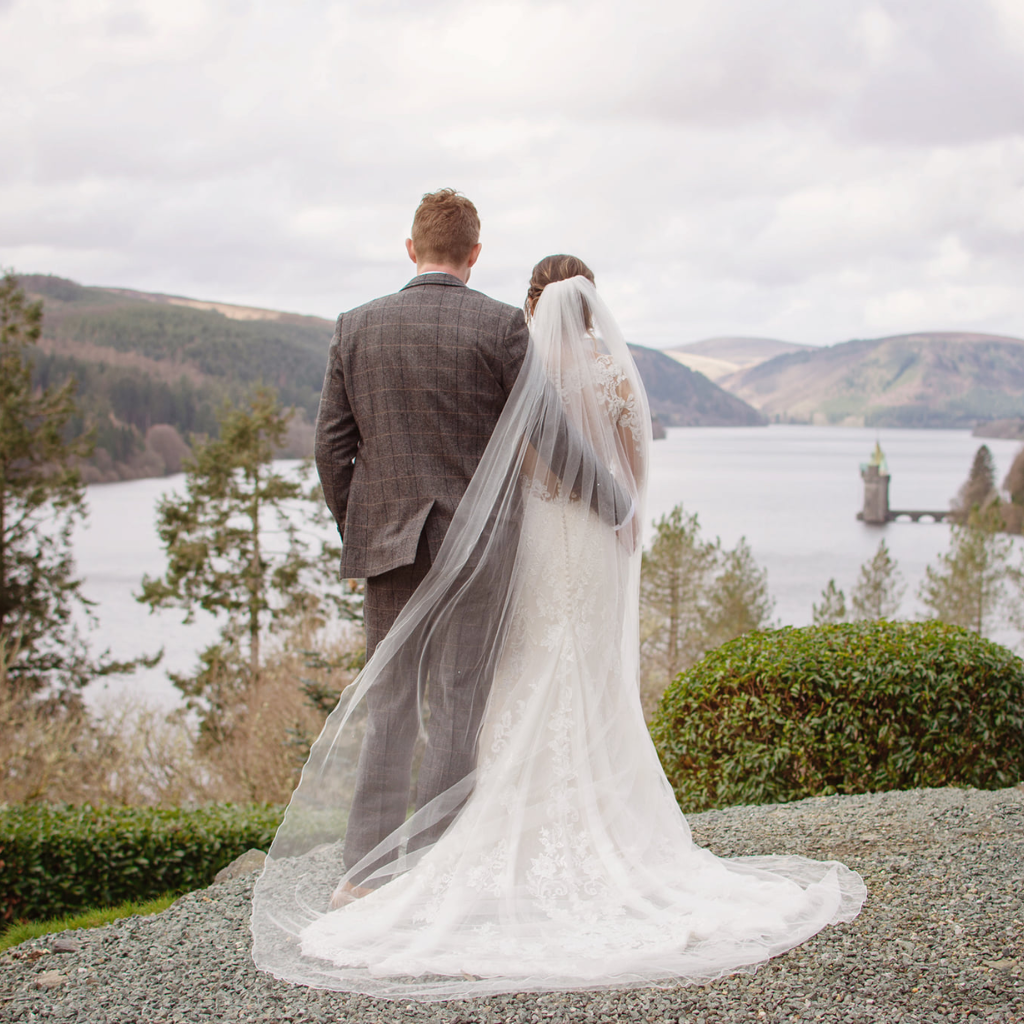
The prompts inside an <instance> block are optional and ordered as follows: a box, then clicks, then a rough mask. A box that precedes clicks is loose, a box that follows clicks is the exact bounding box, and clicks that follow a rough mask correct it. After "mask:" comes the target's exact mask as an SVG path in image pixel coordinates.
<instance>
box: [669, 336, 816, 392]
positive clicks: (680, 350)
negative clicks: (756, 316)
mask: <svg viewBox="0 0 1024 1024" xmlns="http://www.w3.org/2000/svg"><path fill="white" fill-rule="evenodd" d="M810 347H811V346H810V345H799V344H797V343H796V342H793V341H778V340H777V339H775V338H706V339H705V340H704V341H694V342H691V343H690V344H689V345H678V346H676V347H675V348H670V349H663V351H664V352H665V354H666V355H668V356H671V357H672V358H673V359H675V360H676V361H677V362H680V363H682V364H683V365H684V366H688V367H689V368H690V369H691V370H696V371H697V372H698V373H703V374H704V376H705V377H708V378H709V379H710V380H713V381H716V382H717V381H719V380H721V379H722V378H723V377H726V376H728V375H729V374H732V373H736V372H737V371H738V370H745V369H748V368H749V367H751V366H757V365H758V364H759V363H764V362H767V361H768V360H769V359H774V358H775V357H776V356H778V355H783V354H784V353H787V352H798V351H802V350H803V349H807V348H810Z"/></svg>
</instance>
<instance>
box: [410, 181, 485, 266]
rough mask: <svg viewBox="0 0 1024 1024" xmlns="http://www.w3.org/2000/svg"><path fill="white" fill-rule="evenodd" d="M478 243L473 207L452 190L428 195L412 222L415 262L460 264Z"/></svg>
mask: <svg viewBox="0 0 1024 1024" xmlns="http://www.w3.org/2000/svg"><path fill="white" fill-rule="evenodd" d="M478 241H480V217H479V215H478V214H477V212H476V207H475V206H474V205H473V204H472V203H471V202H470V201H469V200H468V199H467V198H466V197H465V196H464V195H460V194H459V193H458V192H456V191H455V189H453V188H442V189H438V191H436V192H428V193H427V194H426V195H425V196H424V197H423V199H422V200H421V201H420V205H419V206H418V207H417V208H416V216H415V217H413V219H412V244H413V246H414V247H415V249H416V260H417V262H418V263H461V262H462V261H463V260H466V259H468V258H469V254H470V253H471V252H472V250H473V246H474V245H476V243H477V242H478Z"/></svg>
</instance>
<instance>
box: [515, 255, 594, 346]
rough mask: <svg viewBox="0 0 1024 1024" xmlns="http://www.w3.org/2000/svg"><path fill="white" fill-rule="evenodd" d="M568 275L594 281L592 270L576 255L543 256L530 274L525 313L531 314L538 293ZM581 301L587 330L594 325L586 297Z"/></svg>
mask: <svg viewBox="0 0 1024 1024" xmlns="http://www.w3.org/2000/svg"><path fill="white" fill-rule="evenodd" d="M570 277H585V278H586V279H587V280H588V281H589V282H590V283H591V284H593V283H594V272H593V271H592V270H591V269H590V267H588V266H587V265H586V263H584V262H583V260H581V259H580V258H579V257H578V256H567V255H565V254H564V253H560V254H559V255H557V256H545V257H544V259H542V260H541V261H540V263H538V264H537V266H535V267H534V268H533V274H531V275H530V287H529V290H528V291H527V292H526V315H527V316H533V311H534V310H535V309H536V308H537V300H538V299H539V298H540V293H541V292H542V291H544V289H545V288H546V287H547V286H548V285H549V284H552V283H553V282H554V281H567V280H568V279H569V278H570ZM581 301H582V303H583V322H584V323H585V324H586V325H587V330H588V331H589V330H590V328H591V327H593V326H594V324H593V320H592V319H591V316H590V306H589V304H588V303H587V300H586V299H581Z"/></svg>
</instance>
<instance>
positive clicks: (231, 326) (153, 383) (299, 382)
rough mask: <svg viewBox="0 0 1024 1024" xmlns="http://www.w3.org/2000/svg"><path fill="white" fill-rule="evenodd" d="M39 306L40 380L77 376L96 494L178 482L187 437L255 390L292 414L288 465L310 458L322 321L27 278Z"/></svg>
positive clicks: (324, 342) (328, 327) (204, 430)
mask: <svg viewBox="0 0 1024 1024" xmlns="http://www.w3.org/2000/svg"><path fill="white" fill-rule="evenodd" d="M19 280H20V281H21V284H22V286H23V287H24V288H25V290H26V292H28V293H29V294H30V295H31V296H33V297H35V298H40V299H42V300H43V303H44V307H43V334H42V337H41V338H40V341H39V345H38V355H37V358H36V366H35V380H36V382H37V383H38V384H41V385H46V384H56V383H60V382H62V381H64V380H66V379H67V377H69V376H74V377H76V378H77V380H78V394H79V404H80V407H81V409H82V412H83V418H82V421H81V422H80V423H78V424H77V427H78V429H85V427H86V426H87V425H91V426H94V427H95V428H96V430H97V451H96V455H95V456H94V458H93V460H92V464H91V465H90V466H87V467H86V468H85V475H86V478H87V479H88V480H89V481H90V482H104V481H110V480H123V479H131V478H134V477H139V476H157V475H161V474H162V473H167V472H176V471H177V470H178V469H179V468H180V465H181V458H182V456H183V455H184V454H185V453H186V452H187V450H188V447H187V445H186V443H185V441H184V438H186V437H188V436H189V435H190V434H214V433H216V430H217V411H218V409H219V408H220V406H221V405H222V404H223V403H224V402H225V401H226V400H232V401H234V400H238V399H239V398H240V397H241V396H242V395H243V394H245V392H246V391H247V390H248V389H249V388H251V387H252V386H254V385H255V384H257V383H261V382H262V383H267V384H271V385H273V386H274V387H276V388H277V389H278V392H279V394H280V396H281V400H282V401H283V402H284V403H285V404H287V405H290V406H294V407H295V409H296V415H295V418H294V420H293V424H292V431H291V436H290V438H289V444H288V449H287V453H288V454H296V455H298V454H307V453H308V452H309V451H310V450H311V448H312V426H311V423H312V420H313V418H314V416H315V415H316V407H317V402H318V401H319V396H320V387H321V384H322V383H323V373H324V365H325V361H326V353H327V346H328V343H329V341H330V337H331V332H332V330H333V324H332V323H331V322H330V321H328V320H322V319H319V318H318V317H307V316H299V315H297V314H290V313H280V312H276V311H274V310H259V309H252V308H249V307H244V306H232V305H228V304H225V303H214V302H201V301H199V300H194V299H186V298H182V297H179V296H172V295H158V294H150V293H146V292H137V291H130V290H127V289H119V288H89V287H84V286H82V285H79V284H76V283H75V282H74V281H68V280H65V279H63V278H58V277H51V276H49V275H42V274H35V275H31V274H30V275H20V276H19Z"/></svg>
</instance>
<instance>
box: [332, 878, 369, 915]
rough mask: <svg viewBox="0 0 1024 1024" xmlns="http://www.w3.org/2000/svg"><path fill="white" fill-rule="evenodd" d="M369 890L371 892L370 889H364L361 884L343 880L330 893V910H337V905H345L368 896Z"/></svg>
mask: <svg viewBox="0 0 1024 1024" xmlns="http://www.w3.org/2000/svg"><path fill="white" fill-rule="evenodd" d="M371 892H373V890H372V889H366V888H364V887H363V886H361V885H353V884H352V883H351V882H343V883H342V884H341V885H339V886H338V888H337V889H335V890H334V892H333V893H331V910H337V909H338V908H339V907H344V906H347V905H348V904H349V903H355V901H356V900H360V899H362V898H363V897H364V896H369V895H370V893H371Z"/></svg>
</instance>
